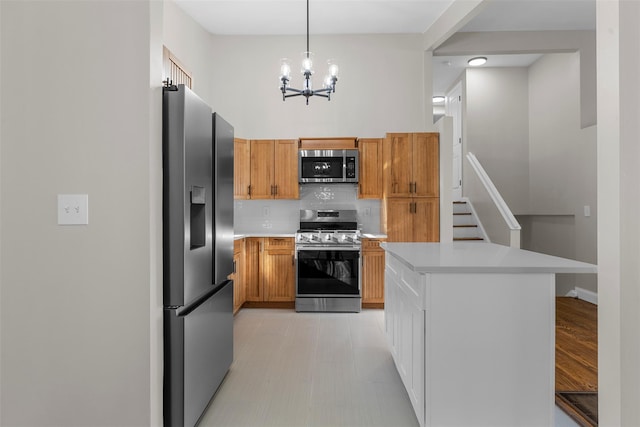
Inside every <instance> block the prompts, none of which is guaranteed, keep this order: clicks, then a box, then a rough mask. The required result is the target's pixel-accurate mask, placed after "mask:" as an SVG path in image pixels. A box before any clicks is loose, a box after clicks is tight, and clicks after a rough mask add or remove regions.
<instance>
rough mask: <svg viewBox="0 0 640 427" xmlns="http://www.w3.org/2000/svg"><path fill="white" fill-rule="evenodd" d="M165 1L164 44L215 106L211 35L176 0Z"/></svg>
mask: <svg viewBox="0 0 640 427" xmlns="http://www.w3.org/2000/svg"><path fill="white" fill-rule="evenodd" d="M162 3H163V4H164V14H163V33H162V43H163V44H164V45H165V46H166V47H167V48H168V49H169V50H170V51H171V53H172V54H173V55H175V56H176V57H177V58H178V60H179V61H180V62H181V63H182V64H183V65H184V66H185V67H186V68H187V70H188V71H189V72H190V73H191V74H192V77H193V82H192V83H193V85H192V89H193V91H194V92H195V93H197V94H198V96H199V97H200V98H202V99H203V100H204V101H205V102H206V103H207V104H209V105H211V104H212V103H213V101H214V99H215V98H214V97H213V94H214V90H213V78H212V76H211V64H212V59H211V35H210V34H209V33H208V32H207V31H205V30H204V29H203V28H202V27H201V26H200V25H198V24H196V23H195V21H194V20H193V19H192V18H191V17H190V16H188V15H187V14H186V13H184V12H183V11H182V9H180V8H179V7H178V6H177V5H176V4H175V3H174V2H173V1H163V2H162ZM223 116H224V115H223Z"/></svg>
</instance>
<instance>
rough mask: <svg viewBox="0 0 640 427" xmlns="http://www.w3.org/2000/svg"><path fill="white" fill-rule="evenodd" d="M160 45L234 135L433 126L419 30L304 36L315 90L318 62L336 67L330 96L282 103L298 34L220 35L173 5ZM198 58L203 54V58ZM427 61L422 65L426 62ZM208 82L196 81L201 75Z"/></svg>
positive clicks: (368, 133) (365, 133)
mask: <svg viewBox="0 0 640 427" xmlns="http://www.w3.org/2000/svg"><path fill="white" fill-rule="evenodd" d="M164 34H165V40H164V43H165V44H166V45H167V47H168V48H169V49H170V50H171V51H172V52H173V53H174V54H175V55H176V56H177V57H178V58H179V59H180V60H181V61H182V62H183V63H184V64H185V66H186V67H187V68H188V69H189V70H192V72H193V74H194V90H195V92H196V93H198V95H200V97H202V98H203V99H204V100H205V101H207V102H208V103H209V104H210V105H211V107H212V108H213V110H214V111H217V112H219V113H220V114H221V115H222V116H223V117H224V118H225V119H226V120H227V121H229V122H230V123H232V124H233V126H234V128H235V133H236V136H238V137H241V138H255V139H259V138H298V137H309V136H316V137H322V136H358V137H362V138H364V137H383V136H384V135H385V133H386V132H402V131H404V132H417V131H429V130H433V129H434V127H433V124H432V111H431V110H429V111H428V112H427V113H428V116H429V117H428V120H427V113H425V110H424V105H423V104H424V74H425V66H426V65H425V59H424V57H425V53H424V50H423V48H422V35H419V34H416V35H406V34H404V35H397V34H396V35H340V36H321V35H317V36H316V35H313V34H312V35H311V38H310V48H311V51H313V53H314V54H315V62H314V64H316V65H315V68H316V76H315V78H314V85H315V87H319V86H320V85H321V84H322V81H321V78H322V76H323V75H324V73H325V71H326V69H325V68H326V67H325V66H324V64H325V63H326V62H325V61H326V60H328V59H331V58H334V59H335V60H336V61H337V62H338V64H339V66H340V76H339V81H338V84H337V88H336V93H335V94H333V96H332V97H331V101H327V100H326V99H325V98H310V100H309V105H308V106H305V103H304V98H302V97H298V98H291V99H288V100H287V101H285V102H283V101H282V95H281V93H280V91H279V80H278V76H279V72H280V59H281V58H283V57H286V58H289V59H290V60H291V68H292V73H291V75H292V81H291V84H292V86H294V87H298V88H299V87H300V85H301V77H300V76H301V74H300V73H299V72H298V70H299V59H300V52H302V51H303V50H304V48H305V43H306V40H305V36H220V35H211V34H208V33H206V32H205V31H204V30H203V29H202V28H200V27H199V26H197V24H195V22H194V21H193V20H191V18H189V17H188V16H186V15H185V14H184V12H183V11H182V10H181V9H179V8H178V7H177V6H176V5H175V4H173V3H172V2H168V3H167V5H166V13H165V15H164ZM202 58H206V59H207V60H206V61H204V60H203V59H202ZM427 65H428V64H427ZM203 79H204V80H206V81H207V82H210V84H206V83H202V80H203Z"/></svg>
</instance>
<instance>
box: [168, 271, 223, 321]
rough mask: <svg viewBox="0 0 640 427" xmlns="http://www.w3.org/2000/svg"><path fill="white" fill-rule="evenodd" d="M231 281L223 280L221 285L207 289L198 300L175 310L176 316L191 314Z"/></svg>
mask: <svg viewBox="0 0 640 427" xmlns="http://www.w3.org/2000/svg"><path fill="white" fill-rule="evenodd" d="M231 282H232V280H225V281H223V282H221V283H218V284H216V285H214V287H213V288H211V289H209V290H208V291H207V292H205V293H203V294H202V295H200V296H199V297H198V298H196V299H194V300H193V302H191V303H190V304H189V305H185V306H183V307H181V308H179V309H178V310H176V316H178V317H184V316H186V315H188V314H189V313H191V312H193V311H194V310H195V309H197V308H198V307H200V306H201V305H202V304H203V303H204V302H205V301H206V300H208V299H209V298H211V297H212V296H213V295H215V294H217V293H218V292H219V291H220V290H221V289H222V288H224V287H225V286H227V285H228V284H229V283H231Z"/></svg>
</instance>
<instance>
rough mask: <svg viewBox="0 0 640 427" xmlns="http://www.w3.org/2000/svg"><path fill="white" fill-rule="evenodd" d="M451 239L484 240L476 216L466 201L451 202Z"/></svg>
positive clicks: (455, 240)
mask: <svg viewBox="0 0 640 427" xmlns="http://www.w3.org/2000/svg"><path fill="white" fill-rule="evenodd" d="M453 241H454V242H457V241H477V242H483V241H484V238H483V237H482V230H481V229H480V227H478V221H477V219H476V216H475V215H474V214H473V210H472V209H471V206H470V205H469V204H468V203H467V202H466V201H455V202H453Z"/></svg>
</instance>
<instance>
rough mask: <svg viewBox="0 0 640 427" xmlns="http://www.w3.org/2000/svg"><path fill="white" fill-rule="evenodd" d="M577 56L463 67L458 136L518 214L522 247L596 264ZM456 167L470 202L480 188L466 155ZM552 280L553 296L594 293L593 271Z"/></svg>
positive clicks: (591, 164) (592, 153) (591, 153)
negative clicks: (461, 118) (462, 124)
mask: <svg viewBox="0 0 640 427" xmlns="http://www.w3.org/2000/svg"><path fill="white" fill-rule="evenodd" d="M580 59H581V54H580V53H578V52H573V53H553V54H546V55H543V56H542V57H541V58H540V59H539V60H538V61H536V62H535V63H534V64H532V65H531V66H530V67H528V68H482V69H469V70H467V71H466V75H465V76H464V83H465V84H464V87H465V96H466V105H465V123H466V124H465V129H464V131H463V135H465V136H464V143H465V151H471V152H473V153H474V154H475V155H476V156H477V157H478V160H479V161H480V163H482V165H483V167H484V168H485V170H486V171H487V173H488V174H489V176H490V177H491V179H492V180H493V182H494V184H495V185H496V188H497V189H498V191H500V193H501V194H502V196H503V198H504V199H505V201H506V203H507V204H508V205H509V207H510V208H511V210H512V212H513V213H514V214H515V215H518V219H519V220H520V221H521V225H522V227H523V232H522V239H521V243H522V248H524V249H530V250H534V251H538V252H543V253H548V254H552V255H557V256H563V257H566V258H571V259H577V260H580V261H586V262H593V263H595V262H596V252H597V239H596V230H597V200H596V176H597V175H596V127H595V126H591V127H587V128H581V121H580V118H581V114H580V105H581V103H580V96H581V95H580V93H581V92H580V78H579V77H580V73H581V67H580ZM463 173H464V178H463V179H464V186H465V187H464V193H465V195H468V196H469V197H470V198H471V199H472V200H473V199H474V197H476V196H477V195H478V194H479V192H480V191H479V189H478V188H477V185H476V183H475V180H474V179H473V173H474V172H473V171H472V170H471V168H470V166H469V165H468V162H467V161H466V160H465V161H464V171H463ZM585 206H588V207H589V210H590V216H588V217H587V216H585V214H584V212H585ZM480 207H481V206H480ZM483 225H485V224H483ZM488 225H490V224H486V225H485V227H487V226H488ZM488 231H489V230H488ZM557 284H558V287H557V291H558V294H563V295H564V294H566V293H567V292H568V291H569V290H570V289H573V288H574V287H576V286H577V287H580V288H584V289H586V290H589V291H592V292H597V280H596V275H595V274H592V275H586V274H580V275H561V276H559V277H558V280H557Z"/></svg>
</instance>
